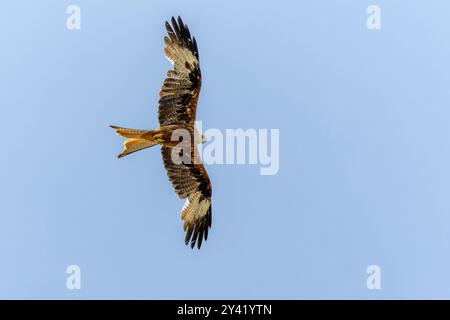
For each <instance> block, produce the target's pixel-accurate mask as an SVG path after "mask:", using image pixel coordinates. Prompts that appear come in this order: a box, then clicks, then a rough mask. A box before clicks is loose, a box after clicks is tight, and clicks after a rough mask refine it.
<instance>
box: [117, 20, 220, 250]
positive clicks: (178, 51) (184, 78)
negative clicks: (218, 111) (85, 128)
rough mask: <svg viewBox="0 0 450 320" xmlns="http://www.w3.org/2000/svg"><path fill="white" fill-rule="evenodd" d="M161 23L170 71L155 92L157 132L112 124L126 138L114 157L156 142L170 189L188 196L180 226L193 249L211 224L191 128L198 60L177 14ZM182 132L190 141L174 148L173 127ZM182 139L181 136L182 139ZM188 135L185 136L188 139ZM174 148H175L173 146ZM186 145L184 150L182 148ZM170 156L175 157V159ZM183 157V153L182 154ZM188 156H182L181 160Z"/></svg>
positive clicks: (208, 191)
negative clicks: (165, 34)
mask: <svg viewBox="0 0 450 320" xmlns="http://www.w3.org/2000/svg"><path fill="white" fill-rule="evenodd" d="M171 23H172V25H170V24H169V23H168V22H167V21H166V24H165V26H166V29H167V33H168V37H167V36H166V37H164V44H165V48H164V53H165V56H166V57H167V59H168V60H169V61H170V62H171V63H172V65H173V70H169V71H168V72H167V77H166V79H165V80H164V82H163V85H162V88H161V90H160V92H159V97H160V98H159V102H158V103H159V107H158V120H159V128H158V129H156V130H137V129H127V128H121V127H117V126H111V127H112V128H113V129H115V131H116V134H118V135H119V136H121V137H123V138H126V140H125V142H124V150H123V151H122V152H121V153H120V154H119V155H118V157H119V158H122V157H124V156H126V155H129V154H131V153H133V152H136V151H139V150H142V149H146V148H150V147H152V146H155V145H160V146H161V154H162V159H163V163H164V167H165V169H166V171H167V175H168V177H169V180H170V182H171V183H172V185H173V188H174V189H175V192H176V193H177V195H178V196H179V197H180V198H181V199H187V200H186V204H185V205H184V207H183V209H182V210H181V219H182V221H183V229H184V231H185V232H186V237H185V243H186V245H189V244H190V246H191V248H194V247H195V245H196V244H197V247H198V249H200V247H201V245H202V241H203V239H204V240H207V239H208V229H209V228H210V227H211V216H212V209H211V182H210V180H209V177H208V174H207V173H206V170H205V168H204V166H203V164H202V163H201V162H200V161H199V155H198V150H197V144H198V143H203V142H204V137H203V136H202V135H200V134H199V133H198V131H197V129H196V128H195V115H196V110H197V101H198V97H199V94H200V87H201V72H200V62H199V55H198V49H197V42H196V41H195V37H191V34H190V32H189V29H188V26H187V25H185V24H184V23H183V21H182V20H181V18H180V17H178V20H176V19H175V18H174V17H172V19H171ZM180 130H181V131H182V132H187V133H188V134H189V135H190V137H193V138H192V139H190V140H191V141H192V142H189V145H188V147H187V148H186V144H185V145H184V148H181V147H179V145H180V144H182V143H180V142H179V138H177V137H175V139H174V133H175V132H177V131H180ZM183 139H184V137H183ZM188 140H189V139H186V141H188ZM177 148H178V149H177ZM186 149H187V152H186ZM174 155H180V156H182V155H183V157H181V159H182V160H181V161H179V159H176V157H175V159H174ZM185 155H187V156H188V157H187V158H186V157H184V156H185ZM186 159H187V160H186Z"/></svg>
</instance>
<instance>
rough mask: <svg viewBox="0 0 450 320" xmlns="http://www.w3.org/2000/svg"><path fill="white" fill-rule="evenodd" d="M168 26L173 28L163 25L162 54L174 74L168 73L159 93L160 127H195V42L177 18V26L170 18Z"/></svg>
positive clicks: (197, 88)
mask: <svg viewBox="0 0 450 320" xmlns="http://www.w3.org/2000/svg"><path fill="white" fill-rule="evenodd" d="M171 22H172V26H171V25H170V24H169V23H168V22H167V21H166V29H167V33H168V35H169V37H164V43H165V45H166V47H165V48H164V53H165V55H166V57H167V59H169V61H170V62H171V63H172V64H173V66H174V70H169V71H168V72H167V78H166V79H165V80H164V83H163V86H162V88H161V91H160V93H159V96H160V99H159V108H158V119H159V125H160V126H164V125H168V124H176V123H194V121H195V113H196V111H197V101H198V96H199V94H200V87H201V72H200V62H199V57H198V49H197V42H196V41H195V38H194V37H192V38H191V34H190V32H189V29H188V26H187V25H185V24H184V23H183V21H182V20H181V18H180V17H178V22H177V21H176V20H175V18H174V17H172V19H171Z"/></svg>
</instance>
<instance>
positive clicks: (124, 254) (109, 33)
mask: <svg viewBox="0 0 450 320" xmlns="http://www.w3.org/2000/svg"><path fill="white" fill-rule="evenodd" d="M70 4H77V5H79V6H80V7H81V19H82V20H81V30H79V31H69V30H67V29H66V18H67V14H66V12H65V11H66V8H67V6H68V5H70ZM370 4H376V5H379V6H380V8H381V13H382V29H381V30H379V31H370V30H368V29H367V28H366V19H367V14H366V8H367V6H368V5H370ZM449 11H450V3H449V2H448V1H444V0H441V1H438V0H435V1H418V0H417V1H381V0H373V1H354V0H341V1H334V0H328V1H325V0H321V1H286V0H284V1H245V2H244V1H230V0H227V1H209V0H208V1H206V0H204V1H182V0H173V1H132V2H129V3H128V2H127V3H125V2H124V1H117V0H116V1H114V0H108V1H106V0H105V1H100V0H97V1H81V0H80V1H56V0H54V1H50V0H49V1H31V0H30V1H2V2H1V3H0V38H1V39H2V40H1V41H2V44H1V46H0V48H1V50H0V65H1V69H0V119H1V129H0V132H1V133H2V140H1V144H2V146H1V150H2V151H1V157H0V199H1V210H0V211H1V213H0V257H1V258H0V298H61V299H78V298H177V299H183V298H191V299H196V298H206V299H214V298H238V299H240V298H253V299H258V298H268V299H269V298H273V299H279V298H286V299H292V298H360V299H379V298H450V273H449V270H450V255H449V252H450V196H449V190H450V189H449V187H450V126H449V119H450V90H449V87H450V66H449V57H450V41H449V37H448V36H449V34H450V24H449V23H450V22H449V19H448V12H449ZM178 14H180V15H181V16H182V17H183V18H184V20H185V22H186V23H187V24H188V25H189V27H190V29H191V32H192V33H193V34H194V35H195V36H196V38H197V40H198V44H199V50H200V57H201V66H202V72H203V87H202V94H201V98H200V105H199V114H198V118H199V119H201V120H203V126H204V129H208V128H219V129H226V128H268V129H270V128H279V129H280V140H281V141H280V170H279V173H278V174H277V175H275V176H261V175H259V167H258V166H255V165H231V166H230V165H228V166H226V165H211V166H208V167H207V170H208V172H209V174H210V177H211V179H212V181H213V192H214V194H213V206H214V211H213V214H214V216H213V227H212V229H211V232H210V237H209V239H208V241H207V242H206V243H205V244H204V246H203V248H202V250H201V251H196V250H194V251H192V250H191V249H190V248H188V247H186V246H185V245H184V243H183V240H184V233H183V231H182V228H181V222H180V218H179V211H180V208H181V207H182V205H183V203H184V202H183V201H181V200H178V198H177V197H176V195H175V193H174V192H173V191H172V189H171V186H170V184H169V182H168V180H167V177H166V173H165V171H164V170H163V166H162V162H161V158H160V153H159V150H157V149H151V150H145V151H142V152H140V153H137V154H134V155H132V156H129V157H127V158H125V159H121V160H118V159H116V155H117V153H118V152H119V151H120V150H121V144H122V141H121V140H120V138H118V137H116V136H114V135H113V132H112V130H111V129H110V128H109V127H108V125H109V124H117V125H124V126H130V127H136V128H152V127H155V126H156V125H157V121H156V110H157V99H158V91H159V88H160V86H161V83H162V81H163V79H164V76H165V73H166V71H167V69H168V68H169V67H170V64H169V62H168V61H167V60H166V59H165V58H164V57H163V42H162V37H163V36H164V32H165V30H164V26H163V23H164V20H165V19H167V18H168V17H170V16H171V15H178ZM72 264H76V265H79V266H80V267H81V272H82V275H81V283H82V289H81V290H78V291H77V290H68V289H67V288H66V277H67V275H66V268H67V266H68V265H72ZM372 264H376V265H379V266H380V268H381V272H382V289H381V290H379V291H377V290H368V289H367V288H366V278H367V275H366V268H367V266H368V265H372Z"/></svg>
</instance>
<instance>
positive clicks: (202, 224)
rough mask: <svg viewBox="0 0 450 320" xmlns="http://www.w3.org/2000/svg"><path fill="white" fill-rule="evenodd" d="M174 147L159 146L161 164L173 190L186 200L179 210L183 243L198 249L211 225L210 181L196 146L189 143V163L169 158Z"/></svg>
mask: <svg viewBox="0 0 450 320" xmlns="http://www.w3.org/2000/svg"><path fill="white" fill-rule="evenodd" d="M174 150H175V149H174V148H169V147H164V146H162V147H161V153H162V158H163V162H164V167H165V168H166V170H167V175H168V177H169V180H170V182H171V183H172V185H173V187H174V189H175V192H176V193H177V194H178V196H179V197H180V198H181V199H186V198H187V200H186V204H185V205H184V207H183V209H182V211H181V219H182V220H183V229H184V231H186V238H185V243H186V245H187V244H189V242H190V243H191V248H194V246H195V244H196V243H197V247H198V248H199V249H200V247H201V245H202V241H203V239H205V241H206V240H207V239H208V229H209V228H210V227H211V222H212V221H211V219H212V208H211V182H210V180H209V176H208V174H207V173H206V170H205V168H204V166H203V164H202V163H200V162H199V160H198V159H199V158H200V157H199V155H198V151H197V147H196V146H194V145H193V146H192V147H191V157H190V159H193V161H190V163H178V162H179V161H175V162H176V163H175V162H174V161H173V157H172V152H176V151H174Z"/></svg>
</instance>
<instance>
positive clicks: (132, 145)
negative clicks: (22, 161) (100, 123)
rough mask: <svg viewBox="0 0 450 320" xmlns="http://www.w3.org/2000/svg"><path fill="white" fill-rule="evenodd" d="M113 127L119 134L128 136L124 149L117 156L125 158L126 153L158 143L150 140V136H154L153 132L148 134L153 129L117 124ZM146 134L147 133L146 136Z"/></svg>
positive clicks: (124, 136)
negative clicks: (124, 126)
mask: <svg viewBox="0 0 450 320" xmlns="http://www.w3.org/2000/svg"><path fill="white" fill-rule="evenodd" d="M111 128H113V129H115V130H116V134H117V135H119V136H121V137H123V138H126V140H125V142H124V143H123V150H122V152H121V153H119V155H118V156H117V157H118V158H123V157H125V156H126V155H129V154H131V153H134V152H136V151H139V150H142V149H147V148H150V147H153V146H155V145H157V144H158V142H157V141H153V140H149V137H152V134H150V135H149V134H148V133H149V132H152V131H151V130H137V129H128V128H121V127H116V126H111ZM144 134H147V135H145V136H144Z"/></svg>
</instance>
